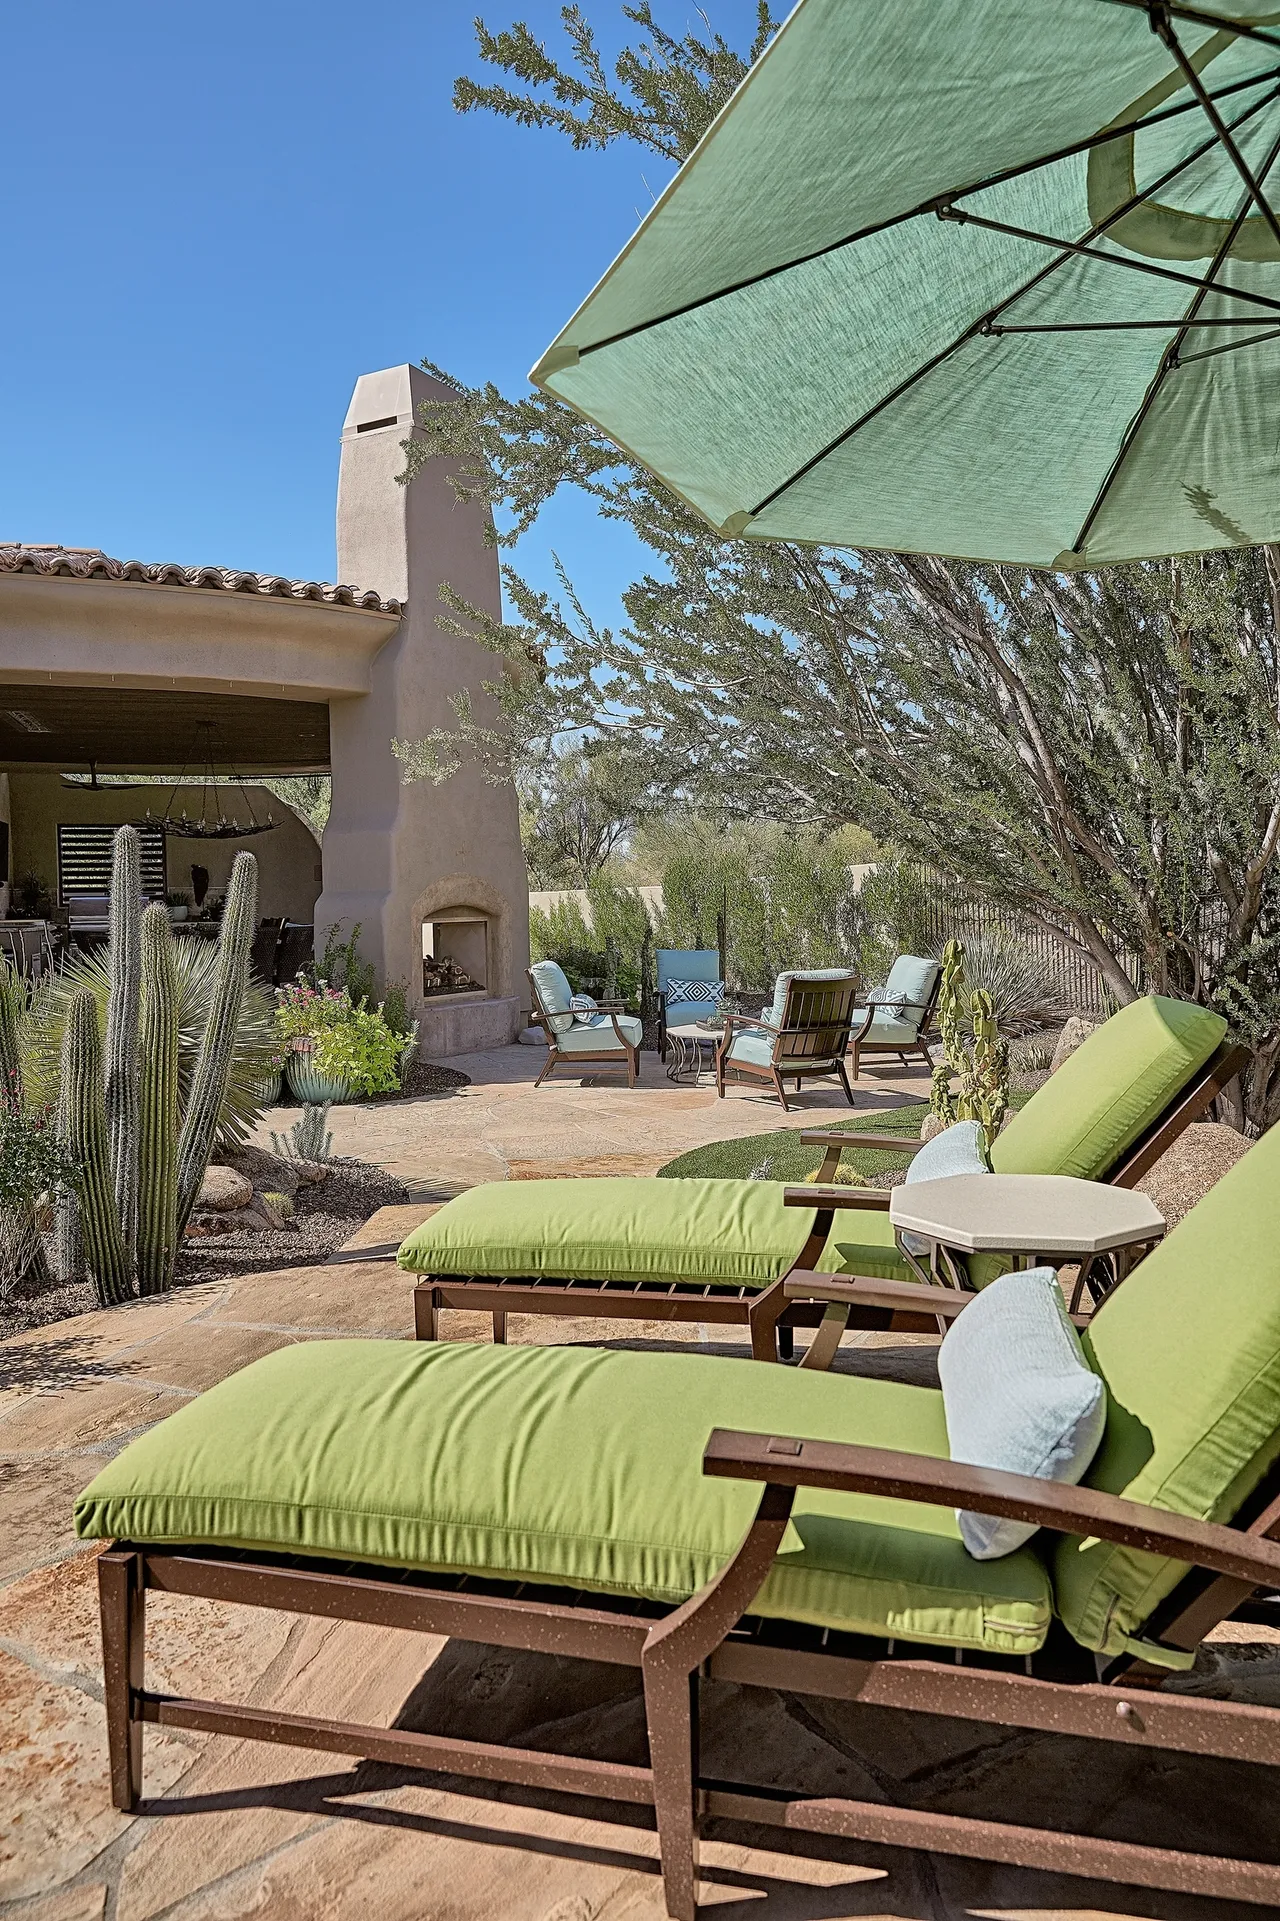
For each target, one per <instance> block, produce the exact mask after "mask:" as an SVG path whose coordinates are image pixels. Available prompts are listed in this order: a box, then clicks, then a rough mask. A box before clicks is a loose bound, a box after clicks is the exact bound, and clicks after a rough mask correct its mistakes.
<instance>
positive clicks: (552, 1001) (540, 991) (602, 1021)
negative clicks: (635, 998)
mask: <svg viewBox="0 0 1280 1921" xmlns="http://www.w3.org/2000/svg"><path fill="white" fill-rule="evenodd" d="M526 974H527V978H528V982H529V991H530V993H531V994H532V996H533V1020H534V1024H535V1025H536V1026H538V1027H540V1028H541V1029H542V1031H543V1032H544V1034H545V1035H546V1037H547V1064H546V1066H545V1067H544V1068H543V1070H542V1072H541V1073H540V1074H539V1076H538V1078H537V1080H536V1081H535V1082H534V1083H533V1084H534V1086H535V1087H541V1086H542V1083H543V1081H545V1080H546V1079H547V1077H548V1075H550V1073H551V1072H552V1070H553V1069H554V1068H556V1067H559V1066H561V1065H562V1064H566V1065H568V1066H570V1067H578V1066H580V1065H581V1063H582V1062H583V1061H609V1062H611V1063H612V1064H613V1065H614V1066H618V1067H625V1068H626V1070H627V1086H628V1087H634V1086H635V1084H636V1078H637V1076H638V1075H639V1072H640V1039H641V1024H640V1019H639V1017H638V1015H635V1014H628V1013H627V1012H626V1010H625V1008H624V1007H623V1004H622V1002H621V1001H596V1002H595V1003H594V1004H593V1005H594V1010H595V1011H594V1012H584V1013H580V1012H576V1011H575V1010H574V1007H573V1004H572V1003H573V989H572V988H571V987H570V985H569V982H568V979H567V978H566V976H565V972H564V969H563V968H562V967H561V966H560V965H559V964H558V963H557V962H556V961H535V962H534V964H533V966H532V967H530V968H528V969H527V970H526Z"/></svg>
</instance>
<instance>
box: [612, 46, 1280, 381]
mask: <svg viewBox="0 0 1280 1921" xmlns="http://www.w3.org/2000/svg"><path fill="white" fill-rule="evenodd" d="M1275 44H1276V45H1277V46H1280V41H1277V42H1276V43H1275ZM1277 77H1280V69H1278V68H1275V67H1269V68H1267V69H1266V71H1265V72H1262V73H1255V74H1251V75H1250V76H1249V78H1248V79H1247V80H1233V81H1232V83H1231V85H1230V86H1227V87H1218V88H1216V89H1215V90H1214V91H1213V92H1211V93H1210V94H1209V98H1210V100H1225V99H1226V98H1227V97H1228V95H1229V94H1233V93H1242V92H1243V91H1244V90H1245V89H1246V88H1248V87H1260V86H1262V85H1264V83H1265V82H1266V81H1268V80H1274V79H1276V78H1277ZM1274 97H1275V96H1274V95H1271V96H1268V98H1269V99H1270V98H1274ZM1201 104H1202V103H1201V102H1200V101H1199V100H1186V101H1184V102H1183V103H1182V105H1181V106H1178V107H1163V108H1161V109H1160V110H1159V111H1158V112H1156V113H1151V114H1147V115H1145V116H1144V117H1143V118H1141V119H1138V120H1126V121H1122V122H1120V123H1119V124H1118V125H1115V126H1111V127H1104V128H1103V129H1102V131H1101V133H1093V134H1090V135H1089V137H1088V139H1087V140H1077V141H1074V142H1073V143H1072V144H1071V146H1069V147H1058V148H1056V149H1055V150H1054V151H1053V152H1052V153H1046V154H1042V155H1041V156H1040V158H1039V159H1037V160H1028V161H1026V162H1024V163H1023V164H1022V165H1021V166H1017V167H1004V168H1002V169H1001V170H1000V171H999V172H998V173H992V174H987V175H986V176H985V177H984V178H983V179H981V180H975V181H974V182H972V184H971V185H970V186H967V187H957V188H954V189H952V191H951V193H950V195H949V196H948V197H949V198H951V199H956V200H960V199H965V198H967V197H968V195H970V194H974V193H984V192H985V191H986V190H987V188H989V187H999V186H1003V185H1004V183H1005V182H1006V181H1007V180H1018V179H1020V178H1021V177H1022V176H1023V175H1024V174H1028V173H1038V172H1039V171H1040V169H1041V168H1042V167H1052V166H1056V165H1057V163H1058V161H1060V160H1071V159H1073V158H1074V157H1075V156H1076V155H1077V154H1081V153H1090V152H1092V150H1093V149H1094V148H1095V147H1104V146H1106V145H1107V144H1108V142H1110V141H1112V140H1123V139H1125V138H1127V136H1128V135H1129V134H1134V133H1142V132H1144V131H1145V130H1146V129H1147V128H1148V127H1155V126H1158V125H1159V124H1160V123H1161V122H1162V121H1165V120H1174V119H1176V118H1177V117H1178V116H1179V115H1180V114H1184V113H1194V111H1195V109H1196V108H1197V107H1198V106H1201ZM1265 104H1267V103H1266V102H1265V101H1255V103H1254V105H1253V106H1252V107H1251V108H1248V109H1247V110H1246V112H1245V113H1244V114H1242V115H1241V116H1240V119H1239V120H1237V121H1236V122H1234V124H1235V125H1236V126H1239V125H1241V124H1242V122H1243V121H1244V120H1246V119H1247V118H1249V116H1250V114H1252V113H1253V112H1256V111H1257V108H1258V107H1259V106H1262V105H1265ZM1201 151H1202V152H1207V151H1208V148H1207V147H1206V148H1202V149H1201ZM1149 191H1150V190H1149ZM937 207H938V198H937V196H936V195H935V196H934V197H933V198H932V199H930V200H922V201H921V202H920V203H919V205H918V206H915V207H908V209H907V211H906V212H905V213H895V214H891V215H890V217H889V218H888V219H887V220H877V221H873V222H872V223H871V225H870V226H867V227H858V228H857V229H856V230H855V231H854V232H853V233H848V234H844V235H842V237H841V238H840V239H839V240H831V241H828V242H827V244H826V246H824V247H815V248H813V249H812V251H811V252H809V253H801V254H796V255H795V257H794V258H793V259H791V260H784V261H782V262H780V264H779V265H778V266H776V267H766V268H764V269H763V271H762V272H760V273H753V274H747V275H746V277H745V278H744V279H742V280H734V281H731V282H730V284H729V285H728V286H727V287H717V288H716V290H715V292H714V293H706V294H699V295H698V297H697V298H696V299H695V300H686V301H685V302H684V304H683V305H682V306H679V307H672V308H671V309H670V310H669V311H668V312H667V313H661V314H655V315H654V317H653V318H652V319H651V320H640V321H637V322H636V324H635V325H634V326H633V327H621V328H619V330H618V332H617V333H612V334H606V335H605V337H604V338H603V339H602V340H593V341H590V342H588V343H587V345H585V346H583V347H579V348H578V349H577V353H578V358H579V360H585V359H586V357H587V355H588V354H595V353H600V352H601V351H602V350H603V349H604V348H605V347H616V346H618V345H619V344H620V343H621V342H622V341H624V340H631V339H633V338H634V336H635V335H636V334H642V333H648V332H649V331H650V329H651V328H653V327H662V326H665V325H666V323H667V322H668V321H669V320H681V319H683V317H684V316H685V314H690V313H697V312H698V311H699V310H700V309H701V308H703V307H710V306H713V305H714V304H715V302H716V301H717V300H728V299H730V298H731V297H732V295H734V294H736V293H744V292H745V291H746V289H747V288H748V287H759V286H761V285H763V284H764V282H765V281H768V280H776V279H777V277H778V275H779V274H784V273H791V272H793V271H794V270H795V269H796V268H797V267H807V266H808V265H809V264H810V262H812V261H814V260H825V258H826V257H827V255H828V254H832V253H839V252H841V250H842V249H843V248H845V247H853V246H856V245H857V243H858V242H859V241H860V240H870V239H871V238H872V237H873V236H874V235H876V234H878V233H887V232H889V231H890V230H891V229H892V228H894V227H900V226H903V225H904V224H905V222H907V221H908V220H918V219H919V218H920V217H921V216H922V215H923V214H927V213H933V212H935V211H936V209H937ZM1055 244H1056V243H1055Z"/></svg>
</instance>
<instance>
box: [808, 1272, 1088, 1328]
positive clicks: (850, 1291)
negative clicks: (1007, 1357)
mask: <svg viewBox="0 0 1280 1921" xmlns="http://www.w3.org/2000/svg"><path fill="white" fill-rule="evenodd" d="M782 1291H783V1294H784V1295H785V1296H786V1298H787V1300H789V1301H829V1302H831V1304H832V1305H833V1306H837V1307H886V1308H894V1309H897V1308H903V1309H905V1310H906V1312H907V1313H909V1314H915V1313H923V1314H938V1315H941V1317H942V1319H943V1320H945V1321H954V1320H955V1318H956V1316H957V1314H962V1313H963V1312H964V1310H965V1308H966V1307H972V1305H973V1303H974V1302H975V1301H976V1300H977V1298H978V1297H977V1295H976V1294H970V1293H969V1292H968V1290H967V1289H965V1288H959V1287H927V1286H926V1285H925V1283H924V1282H923V1281H878V1280H876V1279H875V1278H874V1276H872V1275H869V1274H858V1275H855V1276H854V1277H852V1278H851V1279H850V1280H847V1281H841V1280H836V1279H835V1278H834V1277H833V1276H832V1275H830V1274H811V1275H809V1276H808V1277H807V1278H805V1279H803V1280H801V1279H796V1280H794V1281H793V1280H787V1281H785V1282H784V1283H783V1289H782ZM1071 1318H1072V1320H1073V1321H1074V1322H1075V1324H1076V1326H1077V1327H1088V1325H1089V1321H1090V1318H1091V1317H1090V1316H1089V1315H1088V1314H1073V1315H1072V1316H1071Z"/></svg>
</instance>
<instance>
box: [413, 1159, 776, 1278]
mask: <svg viewBox="0 0 1280 1921" xmlns="http://www.w3.org/2000/svg"><path fill="white" fill-rule="evenodd" d="M782 1194H783V1189H782V1186H781V1184H780V1183H779V1182H777V1181H704V1180H693V1181H654V1180H634V1179H624V1180H607V1181H602V1180H577V1181H575V1180H569V1181H502V1182H497V1181H490V1182H486V1183H485V1184H484V1185H483V1186H482V1187H473V1188H470V1189H468V1191H467V1192H466V1193H465V1194H459V1195H458V1197H457V1199H456V1200H452V1201H450V1202H449V1203H448V1205H447V1206H445V1207H442V1208H441V1209H440V1212H439V1213H438V1214H435V1215H433V1216H432V1217H431V1219H430V1220H428V1221H424V1222H423V1223H422V1226H421V1227H417V1228H415V1229H414V1231H413V1233H412V1234H410V1236H409V1238H408V1239H407V1240H406V1241H405V1243H404V1245H403V1246H402V1247H401V1249H400V1254H399V1261H400V1265H401V1267H407V1268H411V1269H412V1270H413V1271H414V1272H415V1273H418V1274H457V1275H463V1274H483V1275H493V1276H495V1277H497V1278H500V1279H503V1278H518V1277H520V1276H523V1275H546V1276H548V1277H550V1278H554V1277H556V1276H560V1277H562V1278H564V1279H568V1280H599V1281H672V1280H689V1281H698V1282H707V1281H711V1282H715V1283H719V1284H722V1285H725V1286H732V1287H742V1286H744V1285H745V1286H750V1287H763V1286H766V1285H767V1284H768V1283H769V1282H770V1281H776V1280H777V1278H778V1276H779V1275H780V1274H785V1272H786V1270H787V1269H788V1268H789V1267H790V1265H791V1263H792V1261H794V1259H795V1257H796V1255H797V1254H798V1253H799V1252H800V1249H801V1248H802V1247H803V1246H804V1243H805V1240H806V1238H807V1236H808V1232H809V1227H810V1224H811V1219H812V1217H811V1216H810V1215H809V1214H808V1213H807V1212H806V1211H805V1210H804V1209H799V1210H797V1209H796V1208H794V1207H784V1206H783V1204H782Z"/></svg>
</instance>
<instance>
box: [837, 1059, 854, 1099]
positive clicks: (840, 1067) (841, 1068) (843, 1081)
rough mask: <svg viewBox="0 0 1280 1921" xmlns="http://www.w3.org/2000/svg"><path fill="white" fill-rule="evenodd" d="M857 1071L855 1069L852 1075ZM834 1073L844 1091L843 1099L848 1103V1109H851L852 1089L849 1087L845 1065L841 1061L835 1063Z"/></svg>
mask: <svg viewBox="0 0 1280 1921" xmlns="http://www.w3.org/2000/svg"><path fill="white" fill-rule="evenodd" d="M857 1071H858V1070H857V1069H856V1068H855V1069H854V1073H855V1074H856V1073H857ZM836 1072H837V1074H838V1075H839V1076H840V1085H841V1087H843V1089H844V1097H845V1099H846V1100H847V1101H848V1103H849V1105H850V1107H852V1106H853V1089H852V1088H851V1087H850V1085H849V1076H848V1074H847V1073H846V1071H845V1065H844V1062H843V1061H837V1062H836Z"/></svg>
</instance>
